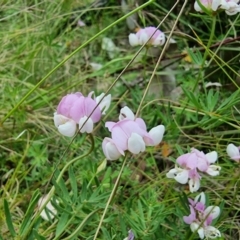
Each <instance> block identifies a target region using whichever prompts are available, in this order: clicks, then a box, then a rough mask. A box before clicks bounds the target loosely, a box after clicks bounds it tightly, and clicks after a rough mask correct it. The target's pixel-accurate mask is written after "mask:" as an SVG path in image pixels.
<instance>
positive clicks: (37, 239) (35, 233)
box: [33, 229, 46, 240]
mask: <svg viewBox="0 0 240 240" xmlns="http://www.w3.org/2000/svg"><path fill="white" fill-rule="evenodd" d="M33 234H34V237H35V239H36V240H46V238H45V237H43V236H42V235H39V233H38V232H37V230H36V229H33Z"/></svg>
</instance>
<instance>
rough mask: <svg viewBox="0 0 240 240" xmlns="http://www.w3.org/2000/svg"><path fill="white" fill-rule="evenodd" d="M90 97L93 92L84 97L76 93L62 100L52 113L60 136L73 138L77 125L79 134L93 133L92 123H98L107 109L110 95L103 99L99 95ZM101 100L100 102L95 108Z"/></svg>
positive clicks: (102, 95)
mask: <svg viewBox="0 0 240 240" xmlns="http://www.w3.org/2000/svg"><path fill="white" fill-rule="evenodd" d="M92 95H93V92H90V93H89V94H88V96H87V97H84V96H83V95H82V93H80V92H77V93H71V94H68V95H66V96H65V97H63V98H62V100H61V101H60V103H59V105H58V107H57V111H56V112H55V113H54V124H55V126H56V127H57V128H58V131H59V132H60V133H61V134H62V135H64V136H67V137H72V136H74V134H75V132H76V129H77V125H78V128H79V129H80V132H81V133H84V132H86V133H91V132H92V131H93V125H94V123H96V122H98V121H100V119H101V116H102V114H104V113H105V111H106V110H107V109H108V108H109V106H110V102H111V95H110V94H109V95H107V96H106V97H104V94H101V95H100V96H98V97H96V98H95V99H93V98H92ZM103 97H104V98H103ZM101 99H103V100H102V102H101V103H100V104H99V106H97V104H98V103H99V102H100V100H101ZM94 109H95V110H94ZM93 110H94V111H93ZM90 115H91V116H90ZM87 119H88V120H87Z"/></svg>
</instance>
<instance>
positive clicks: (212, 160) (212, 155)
mask: <svg viewBox="0 0 240 240" xmlns="http://www.w3.org/2000/svg"><path fill="white" fill-rule="evenodd" d="M205 156H206V158H207V160H208V163H215V162H216V161H217V159H218V154H217V152H216V151H212V152H210V153H207V154H205Z"/></svg>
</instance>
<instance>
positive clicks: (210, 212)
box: [183, 193, 221, 239]
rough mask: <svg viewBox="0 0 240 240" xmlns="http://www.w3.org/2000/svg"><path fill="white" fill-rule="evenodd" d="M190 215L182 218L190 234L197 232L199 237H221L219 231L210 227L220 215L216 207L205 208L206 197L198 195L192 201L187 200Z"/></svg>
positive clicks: (201, 194) (202, 194)
mask: <svg viewBox="0 0 240 240" xmlns="http://www.w3.org/2000/svg"><path fill="white" fill-rule="evenodd" d="M188 201H189V203H190V204H189V208H190V212H191V213H190V215H189V216H184V217H183V221H184V222H185V223H187V224H189V225H190V228H191V230H192V232H195V231H197V233H198V235H199V237H200V238H201V239H203V238H204V237H206V238H211V239H213V238H217V237H221V233H220V232H219V230H218V229H217V228H215V227H213V226H211V224H212V221H213V219H215V218H217V217H218V216H219V214H220V208H219V207H218V206H209V207H206V196H205V194H204V193H200V194H199V195H197V196H196V198H195V199H194V200H192V199H188Z"/></svg>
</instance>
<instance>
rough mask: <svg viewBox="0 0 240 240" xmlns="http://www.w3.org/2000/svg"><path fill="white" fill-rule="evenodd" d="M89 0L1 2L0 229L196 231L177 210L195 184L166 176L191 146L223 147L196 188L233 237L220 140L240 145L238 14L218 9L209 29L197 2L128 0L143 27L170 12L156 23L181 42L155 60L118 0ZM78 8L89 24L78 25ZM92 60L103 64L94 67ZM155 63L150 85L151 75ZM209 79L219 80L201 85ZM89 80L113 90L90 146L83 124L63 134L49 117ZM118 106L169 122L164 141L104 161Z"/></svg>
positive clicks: (84, 234)
mask: <svg viewBox="0 0 240 240" xmlns="http://www.w3.org/2000/svg"><path fill="white" fill-rule="evenodd" d="M92 2H93V1H86V0H85V1H77V0H71V1H66V0H56V1H50V0H43V1H38V0H35V1H22V0H17V1H2V7H1V11H0V19H1V25H0V39H1V46H0V48H1V51H0V53H1V58H0V59H1V65H0V84H1V101H0V105H1V106H0V109H1V110H0V120H1V125H0V134H1V136H2V137H1V139H0V147H1V152H0V160H1V161H0V166H1V168H0V176H1V190H0V194H1V196H2V197H1V199H0V239H21V240H24V239H29V240H31V239H39V240H44V239H46V240H50V239H54V240H56V239H89V240H90V239H109V240H110V239H117V240H118V239H124V238H126V237H127V235H128V231H129V229H132V231H133V232H134V235H135V239H142V240H148V239H149V240H150V239H151V240H152V239H164V240H168V239H169V240H170V239H174V238H176V239H198V236H197V234H193V233H192V232H191V231H190V229H189V226H187V225H186V224H185V223H184V222H183V220H182V217H183V216H186V215H188V214H189V209H188V204H187V198H188V197H189V196H192V194H191V193H190V192H189V190H188V189H187V188H184V187H183V186H182V185H181V186H180V185H178V184H175V183H173V180H171V179H168V178H166V173H167V172H168V170H169V169H170V168H172V167H173V165H174V163H175V160H176V158H177V157H178V156H179V155H181V154H182V153H186V152H187V151H188V150H189V149H190V148H191V147H195V148H198V149H201V150H203V151H206V152H209V151H213V150H216V151H217V152H218V155H219V159H218V164H219V165H220V166H221V167H222V170H221V174H220V175H219V176H217V177H215V178H210V177H206V178H204V179H203V182H202V187H201V190H203V191H204V192H205V193H207V196H208V198H210V199H211V201H210V202H211V203H213V205H218V206H219V205H220V207H221V216H220V218H219V219H217V221H216V223H215V226H217V227H218V229H219V230H220V232H221V233H222V236H223V237H222V239H229V240H231V239H238V238H239V237H240V235H239V218H240V206H239V198H240V194H239V188H240V186H239V163H237V162H234V161H232V160H230V159H229V157H228V156H227V154H226V146H227V144H229V143H234V144H236V145H240V144H239V142H240V141H239V121H240V117H239V110H238V109H239V102H240V94H239V91H240V90H239V79H240V78H239V77H240V76H239V70H240V69H239V68H240V67H239V51H238V48H239V46H238V45H239V34H240V33H239V30H238V29H239V24H240V20H239V15H234V16H227V15H226V14H225V13H224V12H220V13H219V14H218V15H217V16H216V23H215V25H214V31H213V27H212V26H213V24H212V23H213V19H212V16H211V17H210V16H207V15H206V14H198V13H196V12H195V11H194V9H193V1H192V2H191V3H188V4H187V5H186V6H185V7H184V9H183V14H182V15H181V16H180V15H179V14H180V10H181V8H182V6H184V5H183V3H184V1H179V3H178V4H177V6H176V7H175V8H174V9H173V10H171V8H172V6H173V5H174V4H175V2H176V1H166V3H161V1H153V0H151V1H148V2H146V1H143V3H141V1H139V2H140V4H139V8H137V7H136V6H135V5H134V4H132V5H131V4H130V3H129V4H130V8H129V11H130V10H133V11H134V14H137V16H138V25H139V26H140V27H143V26H150V25H154V26H157V25H158V24H159V23H160V22H161V21H162V20H163V19H164V17H165V16H166V15H167V14H169V16H168V17H167V18H166V19H164V21H163V22H162V24H161V26H160V29H161V30H162V31H163V32H164V33H165V34H166V35H167V36H169V35H170V34H172V36H171V37H172V38H173V39H174V40H175V41H176V43H175V44H170V46H169V47H168V49H167V50H166V52H165V53H164V55H163V58H162V60H161V63H160V65H159V66H157V68H156V69H155V70H154V68H155V66H156V65H157V61H158V58H159V55H160V53H161V52H162V50H163V49H162V48H160V49H159V48H154V49H149V50H148V51H145V50H144V49H143V50H142V51H141V52H140V53H139V54H136V53H137V50H138V49H139V48H132V47H131V46H130V45H129V44H128V34H129V33H130V32H131V31H130V30H129V29H128V27H127V25H126V20H125V19H126V17H127V16H126V14H125V15H124V13H122V10H121V3H120V2H121V1H99V2H102V3H101V4H102V5H101V4H100V5H92V4H91V3H92ZM129 2H131V1H129ZM143 4H144V6H143ZM179 16H180V18H179ZM79 19H81V20H82V21H83V22H84V23H86V25H87V26H85V27H80V26H78V25H77V21H78V20H79ZM116 21H117V23H115V22H116ZM175 22H177V25H176V27H175V29H173V26H174V23H175ZM104 37H109V38H111V39H112V40H113V41H114V43H115V45H116V46H117V51H116V52H115V57H114V58H112V59H111V58H110V55H109V54H108V52H107V51H105V50H103V49H102V48H101V44H102V39H103V38H104ZM209 39H210V40H209ZM76 49H77V50H76ZM131 61H132V62H131ZM129 62H131V65H130V66H129V67H128V68H127V69H125V67H126V66H127V65H128V63H129ZM91 63H99V64H101V65H102V68H101V69H100V70H93V69H92V67H91ZM169 69H170V70H169ZM123 70H124V71H123ZM122 71H123V73H122ZM169 71H170V72H169ZM153 73H154V76H153V80H152V83H155V85H151V84H149V85H148V83H149V81H150V80H149V79H151V75H152V74H153ZM169 75H171V76H172V75H173V76H174V79H175V80H176V83H175V84H176V86H174V87H173V88H172V87H171V86H170V85H168V83H169V82H167V83H166V82H164V80H166V78H165V77H166V76H167V79H168V81H170V80H169V78H168V77H169ZM164 76H165V77H164ZM115 79H116V80H117V81H115V82H116V83H115V84H114V85H113V87H112V88H110V86H111V84H112V83H114V80H115ZM209 82H212V83H219V84H221V86H222V87H216V86H211V87H206V84H207V83H209ZM169 87H170V88H171V91H173V90H174V92H173V93H172V95H171V94H169V91H168V90H166V89H167V88H169ZM92 90H94V91H95V93H96V95H98V94H100V93H101V92H106V91H107V90H109V91H110V93H111V94H112V97H113V101H112V104H111V109H110V110H109V111H108V112H107V114H106V116H104V118H103V119H102V120H101V122H100V123H99V124H98V125H96V126H95V131H94V134H93V138H94V146H93V143H92V140H91V138H90V137H89V136H86V135H85V134H81V135H80V134H78V135H77V136H76V137H75V138H74V139H69V138H66V137H63V136H61V135H60V134H59V133H58V131H57V129H56V128H55V126H54V124H53V113H54V112H55V110H56V106H57V104H58V102H59V101H60V99H61V98H62V96H64V95H66V94H67V93H69V92H77V91H81V92H83V93H84V94H87V93H88V92H90V91H92ZM152 90H154V91H152ZM145 91H148V94H147V95H146V97H145V98H143V95H144V92H145ZM178 91H179V92H180V94H178ZM141 101H142V105H140V102H141ZM124 105H127V106H129V107H130V108H131V109H133V111H135V112H137V111H138V110H139V112H140V116H142V117H143V118H144V120H145V121H146V122H147V123H148V127H149V128H151V127H154V126H156V125H158V124H163V125H165V127H166V130H167V131H166V134H165V136H164V141H163V142H162V143H161V144H160V145H158V146H156V147H152V148H148V149H147V152H145V153H141V154H138V155H136V156H131V157H129V158H126V159H124V160H122V159H120V160H117V161H110V162H107V164H106V162H105V160H104V155H103V153H102V148H101V144H102V139H103V138H104V137H106V136H109V133H108V131H107V130H106V129H105V127H104V124H105V121H116V120H117V117H118V113H119V109H120V108H121V107H122V106H124ZM125 160H126V165H125V167H124V168H123V172H122V175H121V176H120V177H121V178H120V180H119V183H118V182H117V178H118V177H119V172H120V170H121V166H122V164H123V162H124V161H125ZM69 163H72V164H69ZM105 164H106V166H105ZM66 166H67V167H66ZM65 167H66V168H65ZM64 168H65V169H64ZM63 169H64V171H63ZM117 183H118V184H117ZM115 186H116V187H117V189H116V191H115V192H114V191H113V189H114V187H115ZM47 193H51V194H52V195H53V198H52V204H53V205H54V207H55V208H56V209H57V212H58V214H57V215H56V217H55V218H54V219H52V220H51V221H45V220H43V219H42V218H41V217H40V212H39V211H38V207H37V205H38V200H39V198H40V197H41V196H42V195H44V194H47ZM111 194H113V197H112V199H110V196H111ZM109 199H110V200H111V201H110V202H109V205H107V203H108V201H109ZM105 209H107V211H106V215H105V216H104V215H103V213H104V211H105ZM102 216H104V218H103V219H101V218H102ZM98 227H100V232H99V233H98V235H97V238H94V235H95V234H96V230H97V229H98Z"/></svg>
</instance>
